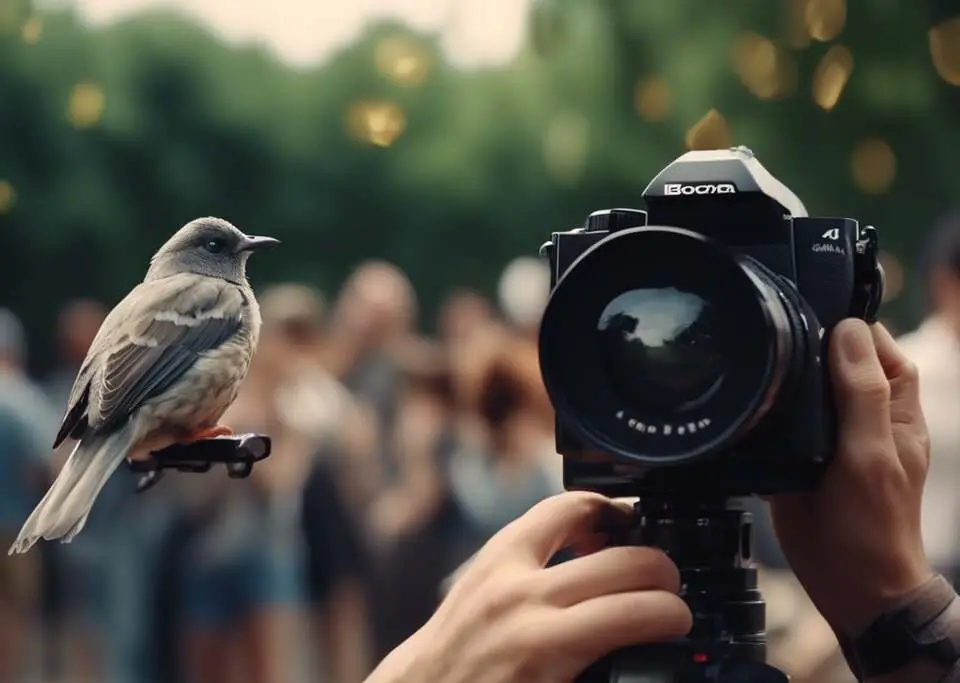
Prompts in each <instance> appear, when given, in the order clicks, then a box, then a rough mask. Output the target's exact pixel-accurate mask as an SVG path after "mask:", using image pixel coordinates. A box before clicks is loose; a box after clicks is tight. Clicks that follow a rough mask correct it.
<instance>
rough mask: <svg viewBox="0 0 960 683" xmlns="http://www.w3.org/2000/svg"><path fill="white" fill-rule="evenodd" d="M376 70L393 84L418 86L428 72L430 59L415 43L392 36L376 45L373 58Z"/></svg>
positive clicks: (404, 38) (408, 39)
mask: <svg viewBox="0 0 960 683" xmlns="http://www.w3.org/2000/svg"><path fill="white" fill-rule="evenodd" d="M374 59H375V60H376V64H377V70H378V71H380V73H381V74H382V75H383V76H385V77H386V78H389V79H390V80H392V81H393V82H395V83H399V84H401V85H419V84H420V83H423V80H424V78H426V76H427V72H428V71H429V70H430V57H429V55H427V52H426V50H424V49H423V47H421V46H420V44H419V43H417V42H416V41H414V40H412V39H410V38H406V37H402V36H393V37H390V38H384V39H383V40H382V41H380V44H379V45H377V49H376V54H375V56H374Z"/></svg>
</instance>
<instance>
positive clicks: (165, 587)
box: [0, 219, 960, 683]
mask: <svg viewBox="0 0 960 683" xmlns="http://www.w3.org/2000/svg"><path fill="white" fill-rule="evenodd" d="M952 225H953V227H952V228H951V229H950V230H947V231H946V232H945V233H943V234H950V235H953V237H952V238H951V239H952V240H953V242H944V243H942V244H940V245H939V246H937V247H936V249H934V250H932V252H931V253H932V254H934V257H935V259H934V260H933V261H931V263H930V264H929V265H928V270H927V272H928V276H929V277H928V279H929V284H930V288H929V289H930V293H931V295H932V297H933V298H932V303H933V313H932V314H931V316H930V318H929V319H928V321H927V322H926V323H925V324H924V326H922V327H921V328H920V330H918V332H917V333H915V334H914V335H913V336H912V337H911V338H909V339H907V340H905V345H906V347H907V348H908V349H909V350H910V352H911V353H913V354H914V355H915V357H917V358H918V362H920V367H921V373H922V374H923V375H924V378H923V382H924V383H925V385H924V386H925V387H928V389H927V390H928V391H929V392H931V393H930V394H929V398H928V399H926V400H927V402H928V403H930V405H932V406H934V407H933V408H931V409H930V410H931V411H933V412H932V413H931V415H930V416H929V417H931V418H932V423H931V432H932V434H933V438H934V465H933V469H932V474H931V477H932V479H933V480H934V481H935V486H934V489H936V490H932V491H931V499H930V501H929V505H928V508H929V510H928V512H927V515H926V517H925V523H926V524H927V526H928V527H929V530H928V531H927V532H926V533H927V535H928V537H929V538H930V548H928V551H930V552H932V553H933V554H934V559H935V561H936V562H937V563H938V565H939V566H940V567H942V568H945V569H955V568H956V567H957V566H960V562H958V549H960V543H958V542H957V535H958V534H957V527H956V518H957V514H956V513H957V512H958V510H957V507H958V504H957V503H956V500H957V496H956V494H955V491H956V490H957V485H958V484H960V427H958V422H960V421H958V420H956V415H958V414H960V405H958V404H960V219H955V220H954V222H953V224H952ZM951 250H952V251H951ZM548 287H549V275H548V273H547V272H546V270H545V266H544V265H543V264H541V263H539V262H537V261H535V260H527V259H520V260H518V261H515V262H514V263H512V264H511V265H510V266H509V267H508V268H507V269H506V271H505V272H504V274H503V277H502V280H501V286H500V289H499V295H498V297H497V300H496V301H490V300H488V299H486V298H484V297H483V296H481V295H480V294H478V293H476V292H474V291H471V290H467V289H463V290H456V291H453V292H451V293H449V295H448V296H447V298H446V300H445V301H444V303H443V305H442V306H441V309H440V313H439V316H438V319H437V320H436V324H435V326H434V327H435V329H436V334H435V335H434V337H433V338H427V337H425V336H423V335H422V334H421V333H420V332H419V330H420V329H421V327H422V323H423V322H424V321H423V320H421V316H419V315H418V310H417V300H416V296H415V292H414V290H413V288H412V287H411V284H410V282H409V280H408V279H407V278H406V277H405V275H404V274H403V273H402V272H400V271H399V270H398V269H397V268H395V267H393V266H392V265H390V264H388V263H384V262H368V263H364V264H361V265H360V266H359V267H358V268H357V269H356V270H355V271H354V272H353V274H352V275H351V276H350V277H349V278H348V279H347V281H346V282H345V283H344V284H343V286H342V288H341V289H340V291H339V292H336V293H334V295H333V296H330V297H327V296H325V295H324V294H323V293H321V292H318V291H316V290H314V289H312V288H311V287H308V286H305V285H303V284H297V283H290V284H280V285H274V286H272V287H269V288H265V289H261V291H260V292H259V299H260V302H261V308H262V314H263V321H264V327H263V333H262V338H261V344H260V349H259V351H258V353H257V356H256V358H255V360H254V363H253V366H252V368H251V370H250V374H249V376H248V378H247V380H246V382H245V384H244V387H243V390H242V392H241V395H240V397H239V398H238V400H237V401H236V403H235V404H234V406H233V407H232V408H231V409H230V411H229V413H228V414H227V415H226V416H225V417H224V420H223V423H224V424H226V425H229V426H230V427H231V428H232V429H233V430H234V431H236V432H238V433H240V432H259V433H266V434H269V435H270V436H271V437H272V439H273V454H272V456H271V457H270V458H269V459H268V460H266V461H264V462H261V463H259V464H258V465H257V466H256V467H255V468H254V471H253V473H252V475H251V477H250V478H249V479H247V480H241V481H237V480H231V479H229V478H228V477H227V475H226V473H225V472H224V471H223V470H222V468H217V469H214V470H213V471H212V472H210V473H208V474H205V475H196V474H176V475H172V474H171V475H167V476H166V477H165V478H164V479H163V481H162V482H161V483H160V484H159V485H158V486H156V487H155V488H152V489H150V490H149V491H148V492H145V493H143V494H141V495H138V494H136V492H135V491H136V475H135V474H134V473H132V472H130V471H127V470H126V469H121V470H120V471H118V472H117V474H116V475H115V476H114V477H113V479H111V481H110V482H109V483H108V487H107V489H106V490H105V491H104V493H103V494H102V495H101V497H100V499H99V500H98V502H97V505H96V506H95V508H94V513H93V516H92V517H91V519H90V521H89V524H88V526H87V528H86V529H85V530H84V532H83V533H82V534H81V535H80V536H79V537H78V538H77V539H76V540H75V541H73V542H72V543H70V544H59V543H44V544H41V545H40V546H38V548H37V549H35V551H34V552H31V553H29V554H27V555H18V556H10V557H7V556H5V555H4V556H3V557H2V559H0V683H14V682H17V681H21V680H45V681H63V682H65V683H66V682H70V683H94V682H96V683H114V682H116V683H178V682H180V681H183V682H184V683H220V682H223V683H233V681H246V682H248V683H279V682H283V683H287V682H296V681H307V680H310V681H326V682H327V683H360V682H361V681H362V680H363V678H364V677H365V675H366V674H367V673H368V672H369V670H370V669H371V668H372V666H373V664H375V663H376V662H377V661H378V660H379V659H380V658H381V657H382V656H384V655H385V654H386V653H387V652H388V651H389V650H391V649H392V648H393V647H394V646H396V645H397V644H399V643H400V642H401V641H402V640H404V639H405V638H406V637H408V636H409V635H411V634H412V633H413V632H415V631H416V630H417V628H418V627H419V626H420V625H421V624H422V623H423V622H424V621H425V620H426V619H427V618H428V617H429V615H430V614H431V613H432V611H433V609H434V608H435V606H436V604H437V602H438V600H440V599H441V596H442V590H443V586H444V583H445V579H447V578H448V577H449V576H450V575H451V574H452V573H454V572H455V571H456V569H457V568H458V567H459V566H460V565H461V564H462V563H463V562H464V561H466V560H467V559H468V558H469V557H470V556H471V555H472V554H473V553H474V552H475V551H476V550H477V549H478V548H479V547H480V545H482V544H483V543H484V541H485V540H487V539H488V538H489V537H490V536H491V535H492V534H494V533H495V532H496V531H497V530H499V529H500V528H501V527H502V526H503V525H504V524H506V523H508V522H509V521H511V520H512V519H514V518H515V517H517V516H519V515H520V514H521V513H522V512H524V511H525V510H526V509H528V508H529V507H530V506H531V505H532V504H534V503H536V502H537V501H538V500H540V499H542V498H544V497H546V496H550V495H552V494H554V493H557V492H559V491H561V490H562V472H561V465H562V463H561V459H560V458H559V457H558V456H557V455H556V454H555V452H554V444H553V424H554V423H553V413H552V409H551V406H550V403H549V401H548V399H547V396H546V394H545V392H544V389H543V386H542V383H541V380H540V376H539V369H538V364H537V349H536V330H537V327H538V324H539V318H540V314H541V312H542V309H543V306H544V304H545V301H546V296H547V290H548ZM106 310H107V307H106V306H105V305H104V304H103V303H100V302H95V301H73V302H70V303H69V304H68V305H66V306H65V308H64V309H63V310H62V311H61V312H60V317H59V320H58V329H59V341H60V349H61V365H60V367H59V369H58V370H57V371H55V372H54V373H53V374H51V375H50V376H49V377H45V378H40V379H33V378H29V377H28V376H27V375H26V373H25V371H24V370H23V368H24V367H25V361H26V355H27V351H28V349H29V347H30V344H29V341H28V340H27V339H25V338H24V333H23V328H22V326H21V325H20V323H19V321H18V320H17V318H16V316H15V315H14V313H12V312H10V311H7V310H4V309H0V545H2V546H3V547H4V548H5V547H6V546H7V545H9V543H10V541H11V540H12V539H13V538H14V537H15V535H16V533H17V531H18V529H19V527H20V524H21V523H22V522H23V520H24V519H25V518H26V516H27V515H28V513H29V511H30V510H31V508H32V507H33V505H34V504H35V503H36V502H37V500H38V499H39V497H40V496H41V495H42V493H43V491H44V489H45V487H46V486H47V484H48V483H49V481H50V480H51V477H52V476H53V474H54V473H55V472H56V471H57V468H58V467H59V466H60V464H61V463H62V461H63V459H64V457H65V455H66V454H67V453H68V452H69V448H71V447H72V446H71V445H70V444H65V445H64V447H63V448H62V449H60V450H59V451H57V452H52V451H51V450H50V444H51V443H52V441H53V436H54V434H55V433H56V431H57V425H58V422H59V419H60V417H61V415H60V411H61V410H62V407H63V406H64V404H65V401H66V397H67V394H68V393H69V391H70V388H71V385H72V383H73V379H74V377H75V375H76V372H77V370H78V368H79V365H80V363H81V362H82V360H83V358H84V356H85V354H86V351H87V348H88V347H89V345H90V343H91V341H92V339H93V337H94V335H95V334H96V332H97V329H98V328H99V325H100V323H101V322H102V320H103V318H104V315H105V313H106ZM924 359H927V360H926V361H924ZM921 361H923V362H921ZM752 504H753V505H754V506H755V510H754V511H755V512H756V513H757V518H758V525H757V536H758V538H757V548H758V552H759V556H760V557H759V559H760V561H761V563H762V564H763V565H764V566H765V568H766V569H765V571H764V573H763V580H764V592H765V594H766V597H767V600H768V610H769V612H768V621H769V628H770V633H771V638H772V646H773V647H772V650H771V652H772V657H773V658H774V660H775V663H779V664H781V665H784V666H785V667H787V668H788V669H789V670H791V672H792V673H793V674H794V678H795V680H800V681H803V680H820V681H830V680H842V678H841V677H840V676H841V674H839V673H836V671H839V670H841V669H842V668H843V667H842V666H840V667H839V669H838V668H837V663H838V662H842V660H840V659H839V658H838V656H837V653H836V644H835V641H834V640H833V639H832V634H831V633H830V630H829V628H827V627H826V625H825V624H824V623H823V622H822V620H821V619H820V618H819V616H818V615H817V613H816V611H815V610H813V609H812V607H811V606H810V604H809V602H808V601H806V599H805V597H804V596H803V594H802V591H800V589H799V588H798V587H797V586H796V584H795V583H794V582H793V581H792V579H791V577H790V574H789V571H788V568H787V567H786V565H785V563H784V562H783V560H782V558H781V557H780V556H779V553H778V551H777V547H776V541H775V538H774V536H773V533H772V531H771V529H770V527H769V524H768V523H767V518H766V515H765V510H764V509H763V504H762V503H759V502H754V503H752ZM944 534H945V535H944ZM826 671H834V672H835V673H833V674H830V676H827V675H826V674H825V673H824V672H826ZM834 676H836V678H834Z"/></svg>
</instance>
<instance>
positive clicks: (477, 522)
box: [0, 0, 960, 683]
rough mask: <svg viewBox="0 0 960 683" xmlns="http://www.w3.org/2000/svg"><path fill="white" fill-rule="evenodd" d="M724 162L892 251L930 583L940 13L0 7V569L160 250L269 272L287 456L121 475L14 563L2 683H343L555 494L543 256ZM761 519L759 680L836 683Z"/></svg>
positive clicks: (7, 578)
mask: <svg viewBox="0 0 960 683" xmlns="http://www.w3.org/2000/svg"><path fill="white" fill-rule="evenodd" d="M732 144H744V145H747V146H749V147H751V148H752V149H753V150H754V151H755V152H756V153H757V155H758V157H759V158H760V160H761V161H762V163H763V164H764V165H765V166H766V167H767V168H768V169H770V170H771V172H773V173H774V175H776V176H778V177H779V178H780V179H781V180H782V181H783V182H785V183H786V184H787V185H788V186H790V187H791V188H792V189H793V190H794V191H795V192H796V193H797V194H798V195H799V196H800V197H801V199H802V200H803V201H804V202H805V203H806V205H807V208H808V210H809V212H810V214H811V215H842V216H852V217H856V218H858V219H860V220H861V221H863V222H864V223H870V224H875V225H877V226H879V228H880V231H881V245H882V248H883V260H884V264H885V266H886V272H887V295H886V296H887V303H886V306H885V308H884V316H885V318H886V322H888V323H889V324H890V326H891V327H892V328H893V329H894V330H896V331H897V332H898V333H908V332H910V331H911V330H913V329H915V328H917V332H915V333H912V334H911V336H910V337H908V338H906V339H905V340H904V343H905V348H908V349H909V353H911V354H912V355H913V357H914V358H915V359H916V360H917V362H918V363H919V364H920V365H921V374H922V375H923V376H924V378H925V379H924V380H923V381H924V382H926V384H925V386H927V387H929V389H928V390H927V389H925V391H928V395H927V398H926V399H925V400H926V401H927V402H928V403H929V405H930V406H931V409H930V411H932V413H928V419H929V420H930V421H931V430H932V431H933V432H934V450H935V456H936V452H937V451H938V450H939V451H940V452H941V453H946V454H948V455H944V456H943V457H941V458H940V459H939V460H938V459H937V458H936V457H935V462H934V467H935V468H940V469H939V471H938V473H937V476H936V477H933V476H932V477H931V479H935V480H936V482H938V483H939V485H940V486H941V488H940V489H938V490H933V491H931V493H930V495H929V496H928V503H927V507H928V509H927V510H925V525H926V528H925V533H926V534H927V536H928V552H931V554H933V555H934V556H935V561H936V562H937V563H938V566H940V567H942V568H944V570H945V571H952V570H953V568H955V567H956V566H958V564H960V563H958V562H957V557H958V552H957V550H958V547H960V542H958V540H960V529H958V528H957V526H956V520H957V519H958V518H960V514H958V512H960V511H958V510H957V509H956V508H957V505H958V504H957V502H956V498H957V496H956V493H955V492H956V491H957V490H958V486H960V463H957V462H955V461H956V460H957V459H960V426H958V421H957V420H956V419H955V416H956V415H957V414H960V237H958V235H960V219H958V218H957V217H956V214H953V213H951V212H952V210H953V205H954V204H955V203H957V198H958V197H960V172H958V165H957V164H958V152H960V7H957V6H956V5H955V3H948V2H940V3H937V2H903V1H900V2H897V1H896V0H861V1H860V2H858V3H855V5H854V3H851V6H850V7H848V6H847V3H846V2H844V0H776V1H772V0H741V1H738V2H711V3H706V2H696V1H695V0H673V1H672V2H663V1H662V0H589V1H588V0H540V1H537V2H534V1H533V0H319V1H318V2H307V1H305V0H276V1H275V2H267V1H266V0H243V2H227V1H226V0H166V1H163V0H72V1H71V0H46V1H42V0H36V1H35V2H30V1H29V0H0V541H2V543H5V544H8V543H9V541H10V540H11V539H12V538H13V537H14V536H15V535H16V533H17V530H18V529H19V526H20V524H21V523H22V521H23V519H25V517H26V515H27V514H28V512H29V510H30V509H31V508H32V506H33V505H34V504H35V503H36V501H37V500H38V498H39V496H40V495H41V494H42V492H43V490H44V489H45V487H46V485H47V484H48V483H49V481H50V479H51V477H52V476H53V475H54V474H55V473H56V471H57V468H58V467H59V465H60V464H61V463H62V460H63V457H65V452H57V453H51V452H50V449H49V445H50V443H52V440H53V436H54V434H55V431H56V427H57V423H58V421H59V419H60V417H61V411H62V410H63V408H64V404H65V401H66V396H67V394H68V393H69V390H70V386H71V384H72V382H73V378H74V375H75V373H76V370H77V368H78V367H79V364H80V362H81V361H82V359H83V357H84V355H85V353H86V350H87V347H88V346H89V344H90V342H91V340H92V338H93V335H94V334H95V333H96V331H97V329H98V326H99V324H100V322H101V321H102V318H103V316H104V314H105V312H106V311H107V310H108V309H109V308H110V307H112V306H113V305H114V304H115V303H116V302H117V301H118V300H119V299H120V298H121V297H122V296H123V295H124V294H125V293H126V292H127V291H128V290H129V289H130V288H131V287H132V286H133V285H134V283H136V282H138V281H139V280H140V279H141V278H142V277H143V273H144V271H145V267H146V263H147V261H148V259H149V257H150V255H151V254H152V253H153V251H155V250H156V249H157V248H158V247H159V246H160V244H162V243H163V242H164V241H165V240H166V238H167V237H168V236H169V235H170V234H172V232H173V231H174V230H175V229H177V228H178V227H180V226H181V225H182V224H183V223H185V222H187V221H189V220H191V219H193V218H196V217H198V216H206V215H215V216H221V217H223V218H226V219H228V220H230V221H232V222H234V223H235V224H236V225H237V226H238V227H240V228H241V229H243V230H245V231H248V232H250V233H254V234H265V235H271V236H275V237H278V238H280V239H281V240H282V241H283V247H282V248H281V249H278V250H276V251H273V252H271V253H270V254H269V255H268V256H265V257H262V258H258V259H255V261H254V263H253V264H252V266H251V279H252V281H253V284H254V286H255V288H256V289H257V290H258V294H259V296H260V301H261V304H262V307H263V315H264V334H263V339H262V342H261V348H260V352H259V353H258V355H257V358H256V360H255V362H254V366H253V368H252V369H251V373H250V376H249V379H248V380H247V383H246V385H245V388H244V391H243V393H242V395H241V396H240V398H239V399H238V401H237V403H236V405H235V406H234V407H233V408H232V409H231V412H230V414H228V415H227V416H226V418H225V422H226V423H228V424H230V425H231V426H232V427H233V428H234V429H235V430H237V431H241V430H260V431H266V432H268V433H270V434H271V435H272V436H273V437H274V455H273V456H272V457H271V458H270V460H269V461H267V462H265V463H262V464H261V465H259V466H258V467H257V468H256V469H255V471H254V475H253V477H252V478H251V479H250V480H246V481H242V482H236V481H229V480H227V479H226V477H225V476H224V475H223V474H221V473H220V472H214V473H211V474H209V475H204V476H203V477H198V476H188V475H181V476H179V477H175V476H172V475H171V476H168V477H167V478H166V479H164V481H163V483H162V485H160V486H158V487H157V488H155V489H152V490H151V491H150V492H149V493H148V494H145V495H142V496H135V495H134V486H135V479H134V477H133V475H132V474H131V473H129V472H126V471H120V472H118V473H117V474H116V475H115V477H114V478H113V479H112V480H111V482H110V483H109V485H108V488H107V490H105V492H104V493H103V494H102V496H101V498H100V500H99V501H98V503H97V506H96V507H95V509H94V515H93V518H92V519H91V521H90V523H89V525H88V526H87V528H86V530H85V531H84V532H83V534H82V535H81V536H80V537H79V538H78V539H77V540H76V541H75V542H73V543H71V544H69V545H61V544H45V545H42V546H40V547H39V548H38V549H35V551H34V552H32V553H30V554H29V555H27V556H18V557H15V558H14V557H11V558H8V557H6V556H5V555H4V556H3V557H2V559H0V683H11V682H19V681H51V682H53V681H59V682H63V683H74V682H77V683H81V682H89V683H101V682H103V683H107V682H109V683H113V682H117V683H179V682H180V681H184V682H194V681H196V682H202V683H219V682H220V681H223V682H224V683H227V682H229V683H232V682H233V681H240V680H245V681H248V682H249V683H279V682H283V683H287V682H296V681H307V680H310V681H325V682H328V683H360V681H362V679H363V678H364V677H365V675H366V674H367V673H368V672H369V671H370V670H371V667H372V666H373V665H374V664H375V663H376V662H377V661H378V660H379V658H381V657H382V656H383V655H384V654H385V653H386V652H388V651H389V650H390V649H391V648H393V647H394V646H396V645H397V644H398V643H399V642H401V641H402V640H403V639H404V638H406V637H407V636H408V635H410V634H411V633H412V632H413V631H415V630H416V628H418V626H419V625H420V624H422V623H423V621H424V620H426V619H427V618H428V617H429V615H430V614H431V612H432V610H433V608H434V607H435V605H436V603H437V601H438V600H439V599H440V596H441V591H442V583H443V581H444V579H445V578H446V577H447V576H449V575H450V574H451V573H452V572H453V571H454V570H455V569H456V568H457V567H458V566H460V564H461V563H462V562H463V561H465V560H466V559H467V558H469V557H470V555H471V554H472V553H473V552H474V551H475V550H476V549H477V548H478V547H479V546H480V545H481V544H482V543H483V542H484V541H485V540H486V539H487V538H489V537H490V535H492V534H493V533H495V532H496V531H497V530H498V529H499V528H500V527H502V526H503V525H504V524H505V523H507V522H508V521H510V520H511V519H513V518H514V517H516V516H517V515H519V514H521V513H522V511H524V510H525V509H526V508H528V507H529V506H530V505H531V504H533V503H534V502H536V501H537V500H539V499H541V498H543V497H545V496H548V495H551V494H553V493H555V492H557V491H559V490H561V488H562V485H561V478H560V459H559V458H558V457H557V456H556V455H555V454H554V453H553V450H552V448H553V442H552V437H553V435H552V425H553V422H552V420H553V416H552V413H551V409H550V406H549V402H548V401H547V399H546V396H545V394H544V391H543V388H542V385H541V382H540V379H539V371H538V368H537V362H536V330H537V326H538V324H539V317H540V313H541V311H542V307H543V305H544V301H545V297H546V295H547V289H548V285H549V278H548V275H547V273H546V271H545V266H544V265H543V264H542V263H540V262H539V261H537V260H536V258H535V257H536V253H537V249H538V247H539V245H540V244H541V243H542V242H543V241H545V240H546V239H547V238H548V236H549V233H550V231H552V230H559V229H567V228H570V227H574V226H576V225H578V224H579V223H580V222H581V221H582V220H583V218H584V217H585V216H586V215H587V214H588V213H589V212H591V211H593V210H595V209H599V208H605V207H610V206H638V205H639V204H640V193H641V192H642V190H643V188H644V187H645V185H646V183H647V181H648V180H649V179H650V178H651V177H652V176H653V175H654V174H655V173H656V172H657V171H659V170H660V169H661V168H662V167H663V166H664V165H665V164H667V163H668V162H669V161H671V160H672V159H673V158H675V157H676V156H678V155H679V154H681V153H683V152H684V151H686V150H688V149H708V148H717V147H727V146H730V145H732ZM928 376H929V378H927V377H928ZM69 447H70V445H67V446H66V448H67V451H68V450H69ZM949 454H953V458H952V459H951V458H950V456H949ZM941 462H942V463H944V464H940V463H941ZM934 486H936V484H934ZM757 512H758V514H759V517H760V526H759V532H758V533H759V535H760V539H759V547H760V554H761V558H760V559H761V561H762V562H763V563H764V565H765V566H766V568H767V569H766V571H765V573H764V581H765V583H766V586H765V590H766V595H767V598H768V600H769V610H770V611H769V620H770V629H771V637H772V639H773V648H772V657H773V660H774V661H775V662H776V663H778V664H780V665H781V666H783V667H785V668H786V669H788V671H790V672H791V673H792V674H793V675H794V678H795V680H799V681H805V680H811V681H814V680H815V681H819V682H821V683H830V682H831V681H841V680H848V678H847V676H848V675H847V674H845V672H844V670H843V669H844V667H843V666H842V664H841V663H840V660H839V658H838V655H837V653H836V647H835V642H834V641H833V638H832V635H831V634H830V632H829V629H827V628H826V626H825V625H824V624H823V623H822V621H820V619H819V617H818V616H817V615H816V613H815V612H814V611H813V610H812V608H811V607H810V605H809V604H808V603H807V602H806V600H805V598H804V597H803V595H802V592H800V591H799V590H798V589H797V587H796V585H795V583H794V582H793V580H792V578H791V577H790V574H789V572H788V571H787V569H786V566H785V564H784V563H783V561H782V558H780V557H779V554H778V552H777V549H776V542H775V540H774V539H773V537H772V534H771V532H770V531H769V528H768V526H766V525H765V524H764V520H765V517H764V514H765V512H764V510H763V508H762V507H758V508H757Z"/></svg>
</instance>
